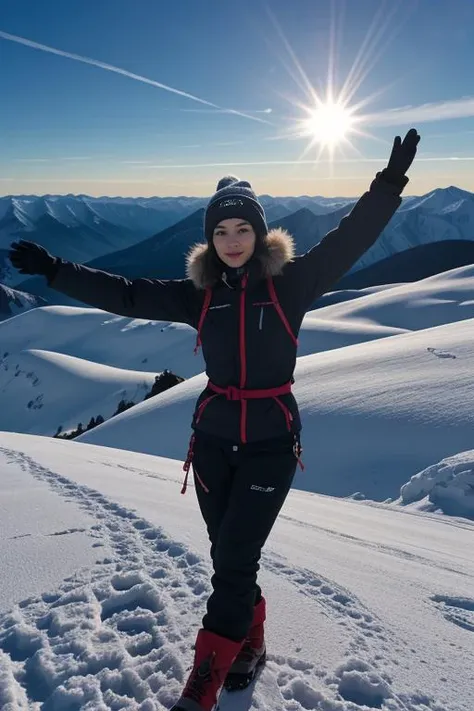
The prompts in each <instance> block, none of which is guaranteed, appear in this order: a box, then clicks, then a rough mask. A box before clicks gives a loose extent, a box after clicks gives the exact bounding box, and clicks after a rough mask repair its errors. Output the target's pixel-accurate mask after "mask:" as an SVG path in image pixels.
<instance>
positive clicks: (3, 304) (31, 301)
mask: <svg viewBox="0 0 474 711" xmlns="http://www.w3.org/2000/svg"><path fill="white" fill-rule="evenodd" d="M45 305H46V301H45V299H42V298H41V297H40V296H33V294H27V293H25V292H24V291H18V290H17V289H10V288H9V287H8V286H5V285H4V284H0V321H3V320H4V319H6V318H10V317H11V316H15V315H16V314H19V313H21V312H22V311H29V310H30V309H34V308H36V307H37V306H45Z"/></svg>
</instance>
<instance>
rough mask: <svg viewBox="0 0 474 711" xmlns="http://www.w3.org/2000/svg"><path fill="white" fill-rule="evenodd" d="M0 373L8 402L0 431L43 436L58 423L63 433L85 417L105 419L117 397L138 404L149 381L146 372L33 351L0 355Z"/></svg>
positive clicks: (150, 377) (0, 417)
mask: <svg viewBox="0 0 474 711" xmlns="http://www.w3.org/2000/svg"><path fill="white" fill-rule="evenodd" d="M0 374H1V375H0V383H2V381H3V383H4V387H3V388H1V386H0V388H1V389H0V392H3V393H6V394H7V396H8V402H9V407H8V408H6V409H5V410H3V411H0V429H3V430H5V431H11V432H17V431H20V430H21V431H23V432H30V433H34V434H49V435H54V434H55V432H56V431H57V429H58V426H59V425H61V426H62V429H63V431H66V430H69V429H75V427H76V426H77V424H78V423H79V422H82V424H83V425H84V426H86V425H87V423H88V422H89V420H90V419H91V417H94V418H96V417H97V416H98V415H102V417H104V418H105V419H106V418H108V417H111V416H112V415H113V413H114V412H115V411H116V409H117V405H118V404H119V402H120V401H121V400H122V399H124V400H126V401H130V400H131V401H133V402H137V401H141V400H143V398H144V397H145V395H146V394H147V393H148V392H149V391H150V390H151V387H152V385H153V382H154V380H155V378H154V376H153V375H152V374H151V373H144V372H140V371H132V370H124V369H119V368H112V367H110V366H105V365H100V364H98V363H90V362H87V361H86V360H84V359H82V358H74V357H72V356H66V355H62V354H60V353H53V352H49V351H42V350H37V349H28V350H24V351H21V352H20V353H19V354H17V355H15V356H14V357H10V356H8V355H7V356H6V357H3V358H2V357H0ZM71 403H72V405H71Z"/></svg>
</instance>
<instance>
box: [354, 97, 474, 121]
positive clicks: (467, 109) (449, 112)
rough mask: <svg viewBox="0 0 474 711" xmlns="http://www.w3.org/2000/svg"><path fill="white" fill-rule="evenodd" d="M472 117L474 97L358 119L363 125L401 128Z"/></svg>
mask: <svg viewBox="0 0 474 711" xmlns="http://www.w3.org/2000/svg"><path fill="white" fill-rule="evenodd" d="M473 116H474V97H472V96H471V97H463V98H462V99H454V100H453V101H438V102H437V103H431V104H421V105H420V106H401V107H400V108H397V109H388V110H387V111H381V112H380V113H375V114H367V115H365V116H359V117H358V118H359V119H360V120H361V121H363V123H365V124H370V125H374V126H401V125H405V124H406V125H413V124H417V123H428V122H432V121H447V120H449V119H458V118H470V117H473Z"/></svg>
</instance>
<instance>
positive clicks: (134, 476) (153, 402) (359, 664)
mask: <svg viewBox="0 0 474 711" xmlns="http://www.w3.org/2000/svg"><path fill="white" fill-rule="evenodd" d="M332 298H334V303H330V304H329V305H325V306H322V307H321V308H318V309H316V310H315V311H312V312H310V313H309V314H307V316H306V318H305V320H304V323H303V328H302V330H301V334H300V349H299V358H298V362H297V368H296V373H295V376H296V383H295V395H296V397H297V399H298V401H299V404H300V409H301V413H302V419H303V424H304V429H303V445H304V452H303V460H304V462H305V465H306V468H305V471H304V472H301V471H299V470H298V473H297V475H296V478H295V483H294V487H293V489H292V491H291V492H290V495H289V497H288V499H287V501H286V502H285V505H284V507H283V509H282V512H281V514H280V516H279V518H278V520H277V523H276V525H275V527H274V530H273V531H272V534H271V536H270V539H269V541H268V543H267V545H266V547H265V550H264V554H263V557H262V568H261V571H260V581H261V584H262V587H263V589H264V591H265V595H266V597H267V599H268V607H269V616H268V621H267V639H268V647H269V659H268V664H267V666H266V667H265V668H264V670H263V672H262V674H261V676H260V678H259V680H258V681H257V683H256V684H255V686H254V687H252V688H251V689H249V690H247V691H245V692H241V693H238V694H235V695H233V696H232V695H228V694H224V695H223V697H222V703H221V711H241V709H243V708H245V709H249V711H250V710H253V711H257V710H258V711H275V710H278V711H301V710H302V709H315V711H368V710H369V709H374V708H378V709H382V711H472V709H473V708H474V682H473V675H472V669H473V668H474V637H473V634H474V595H473V591H474V586H473V580H474V556H473V554H472V551H473V540H474V539H473V532H474V530H473V529H474V450H473V442H472V412H473V410H474V381H473V377H472V362H473V358H474V341H473V338H472V333H473V329H474V267H463V268H461V269H455V270H452V271H450V272H446V273H445V274H441V275H438V276H436V277H430V278H429V279H425V280H422V281H420V282H417V283H414V284H393V285H385V286H384V287H377V288H372V289H367V290H363V291H362V292H360V293H359V294H357V293H356V292H355V291H354V290H350V291H348V292H345V293H340V294H335V295H331V294H329V295H328V300H331V299H332ZM194 342H195V332H194V331H193V330H192V329H190V328H188V327H187V326H182V325H178V324H167V323H153V322H149V321H144V320H139V319H127V318H123V317H118V316H114V315H111V314H107V313H104V312H102V311H100V310H98V309H86V308H71V307H62V306H48V307H42V308H37V309H33V310H30V311H28V312H24V313H21V314H18V315H17V316H14V317H13V318H10V319H8V320H6V321H3V322H2V323H1V324H0V344H1V347H0V397H1V401H2V404H4V403H5V405H4V406H3V407H2V408H1V409H0V430H3V431H1V432H0V570H1V571H2V573H3V575H2V584H1V585H0V709H2V711H17V709H28V710H29V711H63V710H64V711H82V710H85V711H108V710H110V711H112V710H114V711H115V709H133V710H136V711H137V710H140V711H153V710H158V709H159V710H160V711H161V710H162V709H168V708H170V706H171V705H172V703H173V702H174V701H175V700H176V698H177V697H178V696H179V693H180V691H181V688H182V685H183V682H184V680H185V678H186V675H187V673H188V670H189V667H190V664H191V662H192V654H193V650H192V644H193V642H194V639H195V634H196V631H197V629H198V627H199V625H200V621H201V617H202V615H203V613H204V611H205V603H206V599H207V596H208V594H209V592H210V582H209V581H210V575H211V569H210V562H209V542H208V539H207V533H206V529H205V526H204V523H203V521H202V519H201V516H200V513H199V508H198V505H197V502H196V498H195V492H194V490H193V486H192V482H191V483H190V486H189V491H188V494H187V496H181V495H180V490H181V483H182V478H183V471H182V460H183V458H184V456H185V455H186V451H187V442H188V439H189V436H190V433H191V430H190V423H191V416H192V412H193V409H194V406H195V400H196V397H197V395H198V394H199V393H200V391H201V389H202V387H203V386H204V384H205V382H206V376H205V374H204V373H203V361H202V356H201V355H199V356H197V357H196V356H194V354H193V346H194ZM164 368H169V369H170V370H172V371H173V372H175V373H176V374H177V375H181V376H183V377H185V378H186V380H185V381H184V382H182V383H180V384H179V385H177V386H175V387H173V388H171V389H169V390H167V391H165V392H163V393H161V394H160V395H158V396H156V397H154V398H150V399H147V400H146V401H143V402H140V403H139V404H138V405H136V406H135V407H133V408H131V409H129V410H127V411H126V412H124V413H122V414H120V415H117V416H115V417H113V418H112V419H109V420H108V421H106V422H105V423H104V424H102V425H100V426H98V427H96V428H95V429H93V430H90V431H89V432H87V433H85V434H84V435H82V436H81V437H79V438H77V439H75V440H74V441H66V440H59V439H54V438H52V437H50V436H45V435H51V434H53V433H54V432H55V431H56V428H57V426H58V425H59V424H62V425H63V427H64V428H65V429H67V427H68V426H71V427H73V426H74V427H75V426H76V425H77V422H78V421H82V422H83V423H84V424H86V423H87V422H88V420H89V419H90V417H92V416H96V415H97V414H99V413H100V414H102V415H103V416H104V417H107V416H110V414H112V411H113V410H114V409H115V408H116V405H117V404H118V401H119V400H120V399H122V398H125V399H134V400H135V401H137V400H142V399H143V397H144V395H145V392H146V391H148V390H149V389H150V388H151V385H152V384H153V381H154V378H155V375H157V374H158V373H160V372H161V371H162V370H163V369H164Z"/></svg>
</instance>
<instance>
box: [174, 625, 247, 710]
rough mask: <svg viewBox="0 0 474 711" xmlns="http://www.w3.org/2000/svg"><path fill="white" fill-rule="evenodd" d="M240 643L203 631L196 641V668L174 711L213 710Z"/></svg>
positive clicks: (194, 667) (192, 671) (240, 645)
mask: <svg viewBox="0 0 474 711" xmlns="http://www.w3.org/2000/svg"><path fill="white" fill-rule="evenodd" d="M241 647H242V643H241V642H234V641H233V640H231V639H227V638H225V637H220V636H219V635H217V634H214V633H213V632H209V631H208V630H204V629H201V630H199V632H198V636H197V639H196V648H195V654H194V665H193V668H192V670H191V673H190V675H189V678H188V681H187V682H186V686H185V687H184V691H183V693H182V694H181V697H180V699H179V700H178V701H177V702H176V704H175V705H174V706H173V708H172V709H171V711H212V709H213V708H214V706H215V705H216V703H217V698H218V696H219V693H220V691H221V689H222V685H223V683H224V679H225V678H226V676H227V674H228V672H229V669H230V667H231V666H232V662H233V661H234V659H235V658H236V656H237V654H238V653H239V651H240V648H241Z"/></svg>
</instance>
